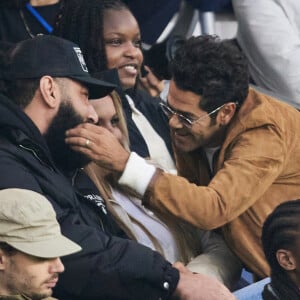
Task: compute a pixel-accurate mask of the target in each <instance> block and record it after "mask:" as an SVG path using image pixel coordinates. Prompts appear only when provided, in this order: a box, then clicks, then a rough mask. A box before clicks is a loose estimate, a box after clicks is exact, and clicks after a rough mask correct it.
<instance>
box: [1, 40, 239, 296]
mask: <svg viewBox="0 0 300 300" xmlns="http://www.w3.org/2000/svg"><path fill="white" fill-rule="evenodd" d="M3 73H4V76H5V79H6V81H7V83H6V91H5V94H6V96H8V97H6V96H4V95H1V102H0V168H1V173H2V176H1V178H0V189H4V188H23V189H29V190H33V191H36V192H38V193H40V194H43V195H45V196H46V197H47V199H48V200H49V201H50V202H51V204H52V205H53V207H54V209H55V211H56V215H57V219H58V222H59V223H60V225H61V228H62V232H63V233H64V234H65V235H66V236H67V237H69V238H70V239H72V240H74V241H75V242H77V243H78V244H79V245H80V246H81V247H82V251H81V252H80V253H76V254H74V255H71V256H69V257H67V258H65V259H64V260H63V262H64V265H65V266H66V271H65V272H64V274H63V275H62V276H61V279H60V281H59V283H58V285H57V287H56V289H55V290H54V295H56V296H58V297H59V298H60V299H62V300H68V299H72V300H76V299H77V300H79V299H80V300H86V299H90V300H93V299H95V300H96V299H131V300H132V299H142V298H144V299H159V298H161V299H169V298H171V297H173V296H174V295H176V296H178V297H180V298H181V299H191V300H193V299H197V300H201V299H206V300H217V299H218V300H221V299H233V298H234V297H233V295H232V294H230V292H229V291H228V290H227V289H226V288H225V287H224V286H223V285H222V284H220V283H219V282H217V281H216V280H214V279H210V278H209V277H206V276H203V275H200V274H193V273H191V272H190V271H188V270H187V269H186V268H185V267H184V266H183V265H181V264H179V263H178V264H176V265H175V266H172V265H171V264H170V263H169V262H168V261H166V260H165V259H164V258H163V257H162V256H161V255H160V254H159V253H157V252H155V251H152V250H151V249H149V248H147V247H145V246H142V245H139V244H137V243H136V242H134V241H130V240H129V239H125V238H119V237H115V236H114V233H115V232H114V229H115V228H116V230H118V229H119V227H118V226H117V225H116V224H114V222H113V220H112V218H111V216H110V215H109V213H108V212H107V211H106V210H105V206H103V205H101V198H100V197H99V196H98V197H99V198H98V199H97V200H98V201H93V202H92V201H87V200H86V199H85V198H84V196H83V195H82V194H80V193H79V192H78V191H76V190H74V189H73V187H72V185H71V184H70V183H69V181H68V179H67V178H66V177H65V176H64V175H63V174H62V173H61V172H60V170H59V169H58V168H57V166H56V164H55V163H54V161H56V163H59V164H61V166H60V167H62V166H63V168H64V169H65V170H66V171H67V172H68V171H72V170H73V169H74V168H76V167H80V166H82V165H84V164H85V163H86V160H85V158H84V157H83V156H78V153H75V152H73V151H70V149H69V148H68V147H66V145H65V144H64V135H65V132H64V131H65V130H67V129H70V128H71V127H73V126H75V125H77V124H78V123H97V121H98V117H97V115H96V112H95V111H94V109H93V108H92V106H91V105H90V103H89V100H88V98H89V96H90V97H91V98H92V99H96V98H101V97H103V96H104V95H107V94H108V93H109V92H110V91H111V90H112V88H113V86H112V85H109V84H107V83H105V82H103V81H99V80H96V79H94V78H92V77H90V75H89V73H88V70H87V68H86V65H85V62H84V60H83V57H82V54H81V51H80V49H79V48H78V46H77V45H76V44H74V43H71V42H69V41H66V40H63V39H60V38H57V37H53V36H38V37H35V38H33V39H30V40H26V41H23V42H20V43H18V44H17V45H16V46H14V47H13V48H12V49H11V51H10V52H9V57H8V60H7V65H6V66H5V71H4V72H3ZM90 125H93V124H90ZM93 126H95V125H93ZM95 127H97V126H95ZM89 144H90V140H89V139H85V140H84V141H83V146H85V147H88V146H89ZM49 148H50V149H51V150H52V151H53V154H54V156H53V157H52V155H51V152H50V149H49ZM82 158H83V159H82ZM99 208H100V209H99ZM37 213H38V212H37Z"/></svg>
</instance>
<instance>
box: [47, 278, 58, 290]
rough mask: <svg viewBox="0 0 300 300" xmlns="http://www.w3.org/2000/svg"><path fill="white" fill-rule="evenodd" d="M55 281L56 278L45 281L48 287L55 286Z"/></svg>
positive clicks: (56, 280)
mask: <svg viewBox="0 0 300 300" xmlns="http://www.w3.org/2000/svg"><path fill="white" fill-rule="evenodd" d="M57 282H58V278H55V279H51V280H49V281H46V285H47V287H48V288H54V287H55V286H56V284H57Z"/></svg>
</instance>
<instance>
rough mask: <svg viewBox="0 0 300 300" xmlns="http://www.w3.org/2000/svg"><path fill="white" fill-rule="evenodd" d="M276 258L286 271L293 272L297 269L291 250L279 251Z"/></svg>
mask: <svg viewBox="0 0 300 300" xmlns="http://www.w3.org/2000/svg"><path fill="white" fill-rule="evenodd" d="M276 258H277V261H278V263H279V265H280V266H281V267H282V268H283V269H285V270H286V271H293V270H295V269H296V267H297V266H296V261H295V258H294V255H293V253H292V252H291V251H290V250H286V249H279V250H277V252H276Z"/></svg>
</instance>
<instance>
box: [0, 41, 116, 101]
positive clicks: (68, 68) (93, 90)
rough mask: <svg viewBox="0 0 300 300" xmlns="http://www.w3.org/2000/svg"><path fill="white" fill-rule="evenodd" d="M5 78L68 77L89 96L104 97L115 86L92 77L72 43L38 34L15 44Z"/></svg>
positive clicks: (92, 97)
mask: <svg viewBox="0 0 300 300" xmlns="http://www.w3.org/2000/svg"><path fill="white" fill-rule="evenodd" d="M10 53H11V55H10V61H9V63H8V66H7V67H8V68H7V72H6V75H5V77H6V79H8V80H14V79H31V78H32V79H35V78H41V77H43V76H45V75H49V76H52V77H67V78H71V79H73V80H76V81H78V82H80V83H82V84H83V85H85V86H86V87H87V88H88V89H89V95H90V96H89V97H90V98H91V99H97V98H101V97H104V96H106V95H107V94H109V93H110V92H111V91H112V90H114V88H115V87H116V86H115V85H113V84H111V83H108V82H106V81H103V80H99V79H96V78H93V77H92V76H91V75H90V74H89V71H88V68H87V66H86V64H85V61H84V58H83V55H82V52H81V49H80V48H79V46H78V45H76V44H75V43H73V42H71V41H68V40H65V39H62V38H59V37H56V36H52V35H38V36H36V37H34V38H33V39H28V40H24V41H21V42H19V43H17V44H16V45H15V46H14V47H13V49H12V50H11V52H10Z"/></svg>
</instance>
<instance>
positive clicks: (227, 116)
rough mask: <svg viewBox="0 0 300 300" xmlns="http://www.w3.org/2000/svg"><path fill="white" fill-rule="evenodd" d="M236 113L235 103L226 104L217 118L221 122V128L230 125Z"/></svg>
mask: <svg viewBox="0 0 300 300" xmlns="http://www.w3.org/2000/svg"><path fill="white" fill-rule="evenodd" d="M235 112H236V103H234V102H229V103H225V104H224V106H223V107H222V108H221V109H220V112H219V114H218V116H217V118H218V120H219V124H220V125H221V126H226V125H227V124H229V122H230V121H231V119H232V118H233V116H234V114H235Z"/></svg>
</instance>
